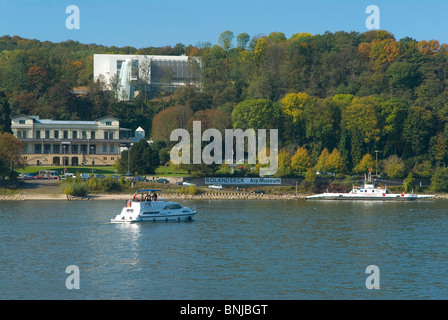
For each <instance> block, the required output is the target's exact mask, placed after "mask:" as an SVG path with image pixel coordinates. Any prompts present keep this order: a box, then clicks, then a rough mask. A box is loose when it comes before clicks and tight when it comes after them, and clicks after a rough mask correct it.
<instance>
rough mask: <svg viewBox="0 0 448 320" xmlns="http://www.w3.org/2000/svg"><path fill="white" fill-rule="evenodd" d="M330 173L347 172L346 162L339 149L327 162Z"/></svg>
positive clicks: (332, 153)
mask: <svg viewBox="0 0 448 320" xmlns="http://www.w3.org/2000/svg"><path fill="white" fill-rule="evenodd" d="M326 165H327V169H328V171H329V172H337V173H342V172H344V171H345V168H346V167H345V160H344V158H343V157H342V155H341V153H340V152H339V150H338V149H337V148H334V149H333V151H332V152H331V154H330V155H329V156H328V158H327V161H326Z"/></svg>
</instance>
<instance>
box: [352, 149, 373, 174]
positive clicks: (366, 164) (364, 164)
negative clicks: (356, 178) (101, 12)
mask: <svg viewBox="0 0 448 320" xmlns="http://www.w3.org/2000/svg"><path fill="white" fill-rule="evenodd" d="M375 165H376V162H375V160H374V159H373V157H372V156H371V155H370V154H369V153H367V154H366V155H364V157H363V158H362V159H361V161H360V162H359V163H358V164H357V165H356V166H355V167H354V168H353V171H354V172H356V173H358V174H363V173H367V172H369V171H370V170H371V169H372V168H374V167H375Z"/></svg>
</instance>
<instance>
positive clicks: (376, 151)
mask: <svg viewBox="0 0 448 320" xmlns="http://www.w3.org/2000/svg"><path fill="white" fill-rule="evenodd" d="M378 151H379V150H375V153H376V176H377V177H378Z"/></svg>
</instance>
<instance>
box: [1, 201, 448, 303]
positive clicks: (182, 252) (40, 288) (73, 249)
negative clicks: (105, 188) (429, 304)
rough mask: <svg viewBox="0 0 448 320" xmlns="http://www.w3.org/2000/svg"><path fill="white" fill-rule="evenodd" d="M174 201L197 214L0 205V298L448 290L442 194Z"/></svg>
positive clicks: (99, 204) (382, 294)
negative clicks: (172, 219) (173, 218)
mask: <svg viewBox="0 0 448 320" xmlns="http://www.w3.org/2000/svg"><path fill="white" fill-rule="evenodd" d="M179 203H180V204H182V205H184V206H189V207H195V208H196V209H197V211H198V214H197V215H196V217H195V221H193V222H191V223H160V224H154V223H143V224H132V225H128V224H111V223H109V220H110V219H111V218H113V217H114V216H115V215H116V214H117V213H118V212H119V211H120V210H121V207H122V206H123V201H50V202H47V201H14V202H13V201H3V202H0V299H154V300H166V299H169V300H177V299H188V300H190V299H196V300H199V299H223V300H226V299H275V300H277V299H281V300H291V299H446V298H448V241H447V236H446V234H447V230H448V208H447V205H448V201H444V200H426V201H414V202H408V203H400V202H390V203H383V202H349V201H347V202H331V201H330V202H319V201H304V200H299V201H282V200H275V201H274V200H273V201H269V200H263V201H256V200H249V201H242V200H238V201H230V200H228V201H216V200H214V201H203V200H201V201H185V200H184V201H179ZM70 265H75V266H77V267H78V268H79V275H80V288H79V289H73V290H68V289H67V287H66V279H67V277H69V276H70V274H69V273H66V268H67V267H68V266H70ZM369 265H376V266H377V267H378V269H379V281H380V288H379V289H367V287H366V279H367V278H368V277H369V275H370V273H368V274H367V273H366V268H367V266H369Z"/></svg>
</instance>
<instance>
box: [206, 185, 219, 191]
mask: <svg viewBox="0 0 448 320" xmlns="http://www.w3.org/2000/svg"><path fill="white" fill-rule="evenodd" d="M208 187H209V188H210V189H216V190H222V185H220V184H212V185H210V186H208Z"/></svg>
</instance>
